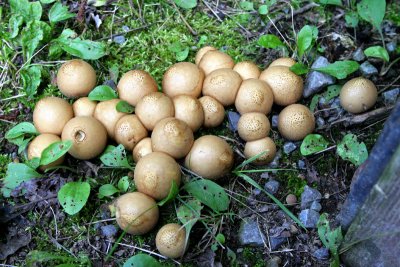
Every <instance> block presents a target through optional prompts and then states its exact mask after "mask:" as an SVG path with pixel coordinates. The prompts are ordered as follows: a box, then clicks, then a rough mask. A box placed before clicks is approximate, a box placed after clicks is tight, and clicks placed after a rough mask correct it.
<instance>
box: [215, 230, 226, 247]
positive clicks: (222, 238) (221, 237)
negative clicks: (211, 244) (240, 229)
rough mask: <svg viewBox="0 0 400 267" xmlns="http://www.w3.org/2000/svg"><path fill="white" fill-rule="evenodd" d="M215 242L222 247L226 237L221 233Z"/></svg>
mask: <svg viewBox="0 0 400 267" xmlns="http://www.w3.org/2000/svg"><path fill="white" fill-rule="evenodd" d="M215 240H217V241H218V242H219V243H221V244H222V245H223V244H225V236H224V235H223V234H221V233H219V234H217V235H216V236H215Z"/></svg>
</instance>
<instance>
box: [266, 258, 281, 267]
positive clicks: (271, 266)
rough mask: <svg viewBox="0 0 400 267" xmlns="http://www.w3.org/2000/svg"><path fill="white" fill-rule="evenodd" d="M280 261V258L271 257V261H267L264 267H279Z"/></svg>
mask: <svg viewBox="0 0 400 267" xmlns="http://www.w3.org/2000/svg"><path fill="white" fill-rule="evenodd" d="M281 262H282V260H281V258H279V257H278V256H274V257H272V259H269V260H268V261H267V262H266V265H265V266H266V267H279V265H280V264H281Z"/></svg>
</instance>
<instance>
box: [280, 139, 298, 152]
mask: <svg viewBox="0 0 400 267" xmlns="http://www.w3.org/2000/svg"><path fill="white" fill-rule="evenodd" d="M296 148H297V146H296V144H295V143H293V142H285V144H283V153H285V154H287V155H288V154H290V153H292V152H293V151H295V150H296Z"/></svg>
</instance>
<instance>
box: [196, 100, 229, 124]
mask: <svg viewBox="0 0 400 267" xmlns="http://www.w3.org/2000/svg"><path fill="white" fill-rule="evenodd" d="M199 101H200V103H201V106H202V107H203V111H204V124H203V125H204V127H207V128H211V127H217V126H219V125H221V123H222V122H223V121H224V118H225V108H224V106H223V105H222V104H221V103H219V102H218V100H217V99H215V98H213V97H211V96H203V97H201V98H199Z"/></svg>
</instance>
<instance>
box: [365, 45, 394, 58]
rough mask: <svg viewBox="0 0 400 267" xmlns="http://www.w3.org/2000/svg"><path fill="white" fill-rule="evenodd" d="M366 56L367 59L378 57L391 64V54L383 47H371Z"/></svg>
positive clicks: (366, 50)
mask: <svg viewBox="0 0 400 267" xmlns="http://www.w3.org/2000/svg"><path fill="white" fill-rule="evenodd" d="M364 54H365V55H366V56H367V57H376V58H380V59H383V60H384V61H386V62H389V53H388V51H387V50H386V49H385V48H384V47H382V46H379V45H377V46H371V47H368V48H367V49H365V50H364Z"/></svg>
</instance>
